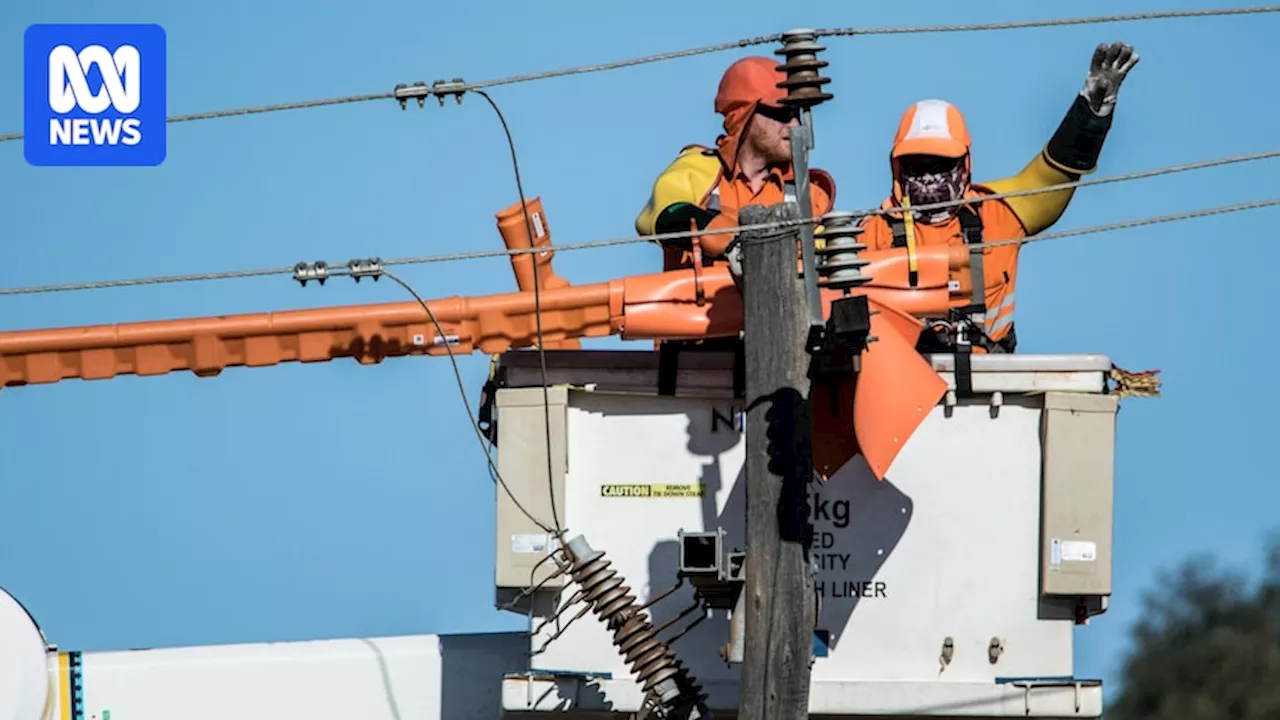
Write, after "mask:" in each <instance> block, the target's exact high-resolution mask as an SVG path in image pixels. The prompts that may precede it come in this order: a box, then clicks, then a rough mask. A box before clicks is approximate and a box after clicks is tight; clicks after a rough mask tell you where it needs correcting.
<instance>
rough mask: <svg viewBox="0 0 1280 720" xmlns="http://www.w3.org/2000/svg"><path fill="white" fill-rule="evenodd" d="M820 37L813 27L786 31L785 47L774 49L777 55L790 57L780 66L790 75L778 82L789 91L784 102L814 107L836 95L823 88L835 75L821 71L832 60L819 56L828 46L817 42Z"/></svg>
mask: <svg viewBox="0 0 1280 720" xmlns="http://www.w3.org/2000/svg"><path fill="white" fill-rule="evenodd" d="M817 37H818V33H817V32H816V31H814V30H809V29H796V30H788V31H786V32H784V33H782V42H783V44H782V48H781V49H778V50H774V51H773V54H774V55H782V56H784V57H785V58H786V62H785V63H783V64H782V65H778V66H777V68H776V69H777V70H779V71H781V72H784V73H786V75H787V79H786V80H783V81H782V82H780V83H778V85H777V86H778V87H779V88H782V89H784V90H786V91H787V95H786V97H784V98H783V99H782V104H783V105H786V106H788V107H793V108H811V107H813V106H814V105H818V104H821V103H824V102H826V101H828V100H830V99H832V98H834V97H835V96H834V95H832V94H831V93H829V92H824V91H823V90H822V86H823V85H825V84H827V83H829V82H831V78H827V77H823V76H822V75H820V74H819V72H818V71H819V70H821V69H822V68H824V67H826V66H827V64H828V63H827V61H825V60H819V59H818V53H819V52H821V51H823V50H826V49H827V48H826V47H825V46H823V45H819V44H818V43H817V42H816V39H817Z"/></svg>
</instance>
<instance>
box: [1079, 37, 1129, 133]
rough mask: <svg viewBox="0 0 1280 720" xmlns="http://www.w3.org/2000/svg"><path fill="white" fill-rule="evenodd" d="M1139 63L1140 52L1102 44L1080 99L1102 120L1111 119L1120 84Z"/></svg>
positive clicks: (1121, 46)
mask: <svg viewBox="0 0 1280 720" xmlns="http://www.w3.org/2000/svg"><path fill="white" fill-rule="evenodd" d="M1137 64H1138V53H1136V52H1134V51H1133V48H1132V47H1131V46H1129V45H1126V44H1124V43H1121V42H1116V43H1111V44H1110V45H1107V44H1102V45H1099V46H1098V47H1097V49H1095V50H1094V51H1093V61H1092V62H1091V63H1090V64H1089V76H1088V77H1086V78H1085V80H1084V88H1083V89H1081V90H1080V96H1081V97H1083V98H1084V99H1085V100H1087V101H1088V102H1089V109H1090V110H1092V111H1093V114H1094V115H1097V116H1098V117H1107V116H1108V115H1110V114H1111V111H1112V110H1114V109H1115V107H1116V95H1118V94H1119V92H1120V83H1122V82H1124V78H1125V76H1126V75H1128V74H1129V71H1130V70H1132V69H1133V66H1134V65H1137Z"/></svg>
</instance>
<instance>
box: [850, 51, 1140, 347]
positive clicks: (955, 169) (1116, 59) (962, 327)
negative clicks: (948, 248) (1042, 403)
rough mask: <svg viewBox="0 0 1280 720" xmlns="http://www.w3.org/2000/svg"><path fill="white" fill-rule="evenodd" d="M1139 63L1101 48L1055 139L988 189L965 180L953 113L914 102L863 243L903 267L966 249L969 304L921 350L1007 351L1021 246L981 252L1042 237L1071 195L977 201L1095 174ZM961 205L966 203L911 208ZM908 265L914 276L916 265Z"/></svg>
mask: <svg viewBox="0 0 1280 720" xmlns="http://www.w3.org/2000/svg"><path fill="white" fill-rule="evenodd" d="M1137 62H1138V54H1137V53H1136V52H1134V51H1133V48H1132V47H1130V46H1128V45H1125V44H1123V43H1114V44H1111V45H1105V44H1104V45H1099V46H1098V48H1097V49H1096V50H1094V53H1093V60H1092V63H1091V65H1090V68H1089V74H1088V76H1087V77H1086V78H1085V82H1084V87H1083V89H1081V90H1080V93H1079V95H1077V96H1076V98H1075V100H1074V101H1073V103H1072V105H1071V108H1070V109H1069V110H1067V115H1066V117H1065V118H1063V120H1062V123H1061V124H1060V125H1059V126H1058V129H1057V131H1056V132H1055V133H1054V134H1053V137H1051V138H1050V139H1049V142H1048V143H1047V144H1046V145H1045V146H1044V148H1043V149H1042V150H1041V151H1040V153H1039V154H1037V155H1036V157H1035V159H1034V160H1032V161H1031V162H1030V163H1029V164H1027V166H1026V167H1025V168H1023V169H1022V171H1021V172H1019V173H1018V174H1017V175H1014V176H1013V177H1009V178H1005V179H1003V180H997V181H995V182H987V183H981V184H977V183H972V182H971V178H970V170H971V167H972V160H971V157H970V138H969V131H968V129H967V128H966V127H965V121H964V117H963V116H962V115H961V114H960V111H959V110H957V109H956V108H955V107H954V106H953V105H951V104H949V103H946V102H944V101H942V100H921V101H920V102H917V103H915V104H914V105H912V106H911V107H910V108H909V109H908V110H907V112H906V113H905V114H904V115H903V116H902V121H901V122H900V123H899V125H898V131H897V134H896V136H895V137H894V140H893V150H892V152H891V153H890V155H889V157H890V166H891V168H892V170H893V192H892V194H891V195H890V197H889V198H888V199H887V200H885V201H884V203H883V204H882V205H881V208H882V209H883V210H885V211H887V212H886V214H883V215H869V216H867V217H865V218H864V219H863V221H862V227H863V228H864V229H865V232H864V233H863V235H862V237H861V241H862V242H863V243H865V244H866V246H867V248H868V249H869V250H886V249H889V248H895V247H897V248H906V249H907V253H908V259H909V262H910V261H912V260H913V259H914V258H913V255H914V253H915V252H916V248H918V247H921V246H925V245H937V244H952V245H963V244H969V246H970V250H971V253H972V254H971V258H972V262H971V263H970V265H971V270H972V272H973V278H974V283H973V287H974V293H973V297H972V298H971V300H970V302H968V303H963V304H961V306H960V307H953V309H952V313H951V315H952V316H951V317H949V318H937V319H931V320H930V321H929V322H928V323H927V324H928V325H929V326H930V330H927V331H926V332H924V333H922V335H921V340H920V346H919V349H920V350H921V352H955V351H957V350H960V351H961V352H964V351H972V352H1005V353H1011V352H1013V351H1014V348H1015V347H1016V345H1017V335H1016V334H1015V331H1014V324H1013V311H1014V289H1015V285H1016V282H1017V275H1018V251H1019V249H1020V247H1021V245H1020V244H1005V245H1000V246H998V247H987V248H982V243H983V242H984V241H986V242H988V243H990V242H998V241H1001V240H1012V239H1017V238H1025V237H1030V236H1033V235H1035V234H1037V233H1040V232H1043V231H1044V230H1045V229H1046V228H1048V227H1050V226H1051V225H1053V224H1054V223H1055V222H1057V221H1058V218H1059V217H1061V216H1062V213H1063V211H1065V210H1066V208H1067V204H1068V203H1069V202H1070V201H1071V197H1072V195H1073V194H1074V190H1075V189H1074V188H1066V189H1062V190H1055V191H1052V192H1047V193H1040V194H1032V195H1020V196H1016V197H1011V198H1006V199H997V200H987V201H983V200H982V198H983V196H984V195H991V194H995V193H1007V192H1011V191H1020V190H1031V189H1036V188H1044V187H1048V186H1051V185H1057V184H1060V183H1067V182H1073V181H1075V180H1078V179H1079V178H1080V176H1081V175H1085V174H1088V173H1091V172H1093V171H1094V170H1095V169H1096V168H1097V162H1098V156H1099V155H1100V154H1101V151H1102V145H1103V141H1104V140H1105V139H1106V136H1107V133H1108V131H1109V130H1110V129H1111V122H1112V118H1113V117H1114V110H1115V105H1116V95H1117V93H1118V92H1119V90H1120V84H1121V83H1122V82H1124V79H1125V76H1126V75H1127V74H1128V73H1129V71H1130V70H1132V69H1133V66H1134V65H1136V64H1137ZM960 198H966V199H968V200H970V202H968V203H965V204H963V205H958V206H955V205H953V206H951V207H947V208H942V209H932V210H930V209H928V208H926V209H924V210H916V209H914V207H916V206H921V205H928V204H936V203H945V202H950V201H956V200H959V199H960ZM909 267H910V268H912V269H914V264H910V265H909ZM978 288H982V289H983V292H981V293H979V292H978Z"/></svg>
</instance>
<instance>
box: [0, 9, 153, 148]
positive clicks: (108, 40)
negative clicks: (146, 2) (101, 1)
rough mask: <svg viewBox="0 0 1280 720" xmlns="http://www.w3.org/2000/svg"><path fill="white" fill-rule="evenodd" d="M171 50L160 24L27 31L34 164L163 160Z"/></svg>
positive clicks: (27, 110)
mask: <svg viewBox="0 0 1280 720" xmlns="http://www.w3.org/2000/svg"><path fill="white" fill-rule="evenodd" d="M165 52H166V46H165V32H164V28H162V27H160V26H159V25H153V24H142V25H124V24H100V25H61V24H59V25H53V24H46V25H32V26H30V27H28V28H27V32H26V35H25V37H24V41H23V66H24V78H23V80H24V82H23V153H24V154H25V155H26V158H27V162H28V163H30V164H32V165H45V166H154V165H159V164H160V163H162V162H164V158H165V152H166V139H165V132H166V122H165V117H166V114H167V110H166V102H165V89H166V76H165Z"/></svg>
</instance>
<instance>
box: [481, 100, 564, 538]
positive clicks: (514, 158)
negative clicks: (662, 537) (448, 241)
mask: <svg viewBox="0 0 1280 720" xmlns="http://www.w3.org/2000/svg"><path fill="white" fill-rule="evenodd" d="M476 92H477V93H478V94H479V95H480V96H481V97H483V98H484V99H485V100H487V101H489V107H491V108H493V112H494V113H495V114H496V115H497V116H498V121H499V122H501V123H502V132H503V133H505V134H506V136H507V147H508V148H510V150H511V169H512V171H513V173H514V174H515V178H516V192H518V193H519V194H520V210H521V211H522V212H523V213H524V227H525V232H527V233H528V234H529V235H528V237H529V243H530V249H535V248H534V246H533V239H534V231H533V220H532V219H531V218H530V217H529V203H528V202H527V201H526V200H525V196H524V182H523V181H522V180H521V179H520V158H519V156H518V155H517V154H516V143H515V140H513V139H512V137H511V128H510V127H509V126H508V125H507V119H506V117H504V116H503V114H502V110H501V109H500V108H499V107H498V103H496V102H494V101H493V98H491V97H489V93H487V92H485V91H484V90H476ZM512 257H515V256H514V255H513V256H512ZM530 260H531V263H530V264H531V265H532V266H533V318H534V323H535V327H536V332H537V340H538V345H537V350H538V369H539V370H540V371H541V373H542V417H543V422H545V423H546V432H545V433H544V435H546V441H547V443H546V444H547V448H546V449H547V494H548V498H549V500H550V502H551V522H552V523H553V524H554V525H555V528H556V537H560V536H561V535H562V534H563V532H564V531H563V528H562V527H561V525H560V516H559V514H558V513H557V512H556V486H555V470H554V468H553V466H552V463H551V398H550V390H549V389H548V388H547V352H546V348H545V344H546V343H545V341H544V340H543V337H542V295H541V292H542V291H541V285H542V281H541V279H540V278H539V277H538V260H537V258H530ZM477 429H479V428H478V426H477Z"/></svg>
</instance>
